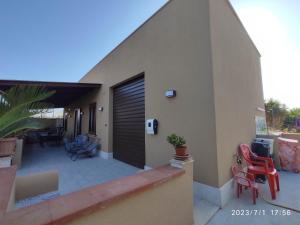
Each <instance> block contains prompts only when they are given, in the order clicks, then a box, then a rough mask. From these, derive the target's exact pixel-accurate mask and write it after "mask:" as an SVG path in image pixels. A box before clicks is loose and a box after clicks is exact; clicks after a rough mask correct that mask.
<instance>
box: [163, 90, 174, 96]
mask: <svg viewBox="0 0 300 225" xmlns="http://www.w3.org/2000/svg"><path fill="white" fill-rule="evenodd" d="M165 96H166V97H167V98H174V97H176V91H175V90H167V91H166V92H165Z"/></svg>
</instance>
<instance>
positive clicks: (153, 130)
mask: <svg viewBox="0 0 300 225" xmlns="http://www.w3.org/2000/svg"><path fill="white" fill-rule="evenodd" d="M157 128H158V121H157V119H148V120H146V132H147V134H153V135H154V134H157Z"/></svg>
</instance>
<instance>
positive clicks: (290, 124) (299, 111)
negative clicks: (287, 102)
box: [283, 108, 300, 130]
mask: <svg viewBox="0 0 300 225" xmlns="http://www.w3.org/2000/svg"><path fill="white" fill-rule="evenodd" d="M299 117H300V108H294V109H291V110H289V111H288V113H287V115H286V117H285V119H284V123H283V128H286V129H288V130H292V129H295V125H296V119H297V118H299Z"/></svg>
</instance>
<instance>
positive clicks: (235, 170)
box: [231, 165, 238, 176]
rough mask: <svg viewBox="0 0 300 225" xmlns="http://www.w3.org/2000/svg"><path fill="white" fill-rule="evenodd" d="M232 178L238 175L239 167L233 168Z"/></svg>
mask: <svg viewBox="0 0 300 225" xmlns="http://www.w3.org/2000/svg"><path fill="white" fill-rule="evenodd" d="M231 172H232V176H235V175H236V174H238V167H237V166H236V165H234V166H232V167H231Z"/></svg>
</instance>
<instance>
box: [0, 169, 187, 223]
mask: <svg viewBox="0 0 300 225" xmlns="http://www.w3.org/2000/svg"><path fill="white" fill-rule="evenodd" d="M191 166H192V165H191ZM0 171H4V170H0ZM3 175H5V174H3ZM179 177H181V179H179ZM175 178H178V179H175ZM189 179H190V178H189V176H187V174H186V171H185V170H183V169H178V168H174V167H171V166H169V165H166V166H161V167H158V168H155V169H153V170H150V171H145V172H142V173H137V174H135V175H132V176H127V177H123V178H120V179H117V180H113V181H110V182H107V183H104V184H99V185H96V186H93V187H89V188H85V189H82V190H80V191H77V192H72V193H70V194H67V195H63V196H60V197H57V198H55V199H51V200H47V201H44V202H41V203H38V204H36V205H32V206H30V207H24V208H21V209H17V210H13V211H10V212H6V213H5V215H1V214H0V221H1V222H0V223H1V225H2V224H3V225H4V224H5V225H6V224H7V225H8V224H14V225H46V224H47V225H49V224H57V225H60V224H61V225H63V224H67V223H68V222H71V221H73V220H76V219H77V221H76V222H74V224H85V225H87V224H97V223H99V218H96V219H95V221H97V222H95V221H94V222H91V220H89V219H88V218H87V216H91V217H92V218H93V216H94V215H95V212H97V213H99V212H100V211H104V209H107V208H108V207H110V209H111V210H112V208H113V205H115V207H118V206H119V205H120V204H122V203H121V202H123V205H124V206H125V207H126V208H127V209H128V211H129V212H130V213H132V215H131V216H132V218H131V219H133V221H135V220H134V219H135V218H136V217H135V216H133V215H135V213H136V210H132V206H130V207H129V208H128V204H126V201H130V202H133V203H135V202H137V200H136V199H137V198H138V196H139V198H140V201H139V202H138V204H139V207H145V209H147V210H143V211H141V212H146V214H145V216H146V215H147V216H148V215H149V209H154V210H153V213H152V215H157V212H156V211H155V207H154V206H155V205H156V206H157V205H158V204H163V201H164V200H162V199H161V198H160V196H159V195H158V193H157V192H158V191H160V190H163V193H169V194H170V195H169V199H167V201H166V202H167V203H168V202H170V201H172V200H173V201H174V198H175V196H177V197H178V195H180V193H185V194H186V195H187V196H189V197H190V200H189V199H186V197H187V196H185V195H184V194H182V195H181V197H182V198H181V199H180V198H177V204H179V202H180V201H181V202H182V201H183V200H187V201H186V204H187V205H186V206H189V205H190V204H191V206H192V195H191V192H188V191H187V190H188V187H189V185H186V184H187V180H189ZM190 180H191V179H190ZM0 181H1V180H0ZM169 182H175V184H177V185H179V184H180V185H179V186H176V187H177V189H176V190H177V193H176V191H175V194H174V192H170V190H173V189H174V184H173V183H170V184H169V185H164V186H163V185H162V184H165V183H169ZM0 183H1V182H0ZM181 184H184V185H181ZM7 190H9V189H7ZM142 193H143V194H142ZM151 193H154V195H151ZM155 193H156V194H155ZM159 193H160V192H159ZM172 193H173V194H172ZM189 193H190V194H189ZM137 194H139V195H137ZM148 195H150V196H151V197H150V198H149V199H153V196H154V197H157V198H156V201H154V202H152V206H151V207H150V208H149V204H151V201H150V202H147V204H145V199H144V198H143V196H148ZM0 196H1V195H0ZM5 196H7V194H6V195H5ZM129 199H130V200H129ZM6 202H7V200H6V201H5V202H4V203H6ZM175 202H176V201H175ZM117 203H118V204H117ZM132 205H134V204H132ZM175 208H178V207H175ZM117 209H118V208H115V210H113V211H112V212H113V213H110V215H112V217H113V218H116V216H115V215H116V213H119V212H120V210H117ZM190 210H191V214H190V213H189V211H188V213H185V211H182V210H181V209H180V210H178V211H177V213H181V212H183V213H182V215H181V216H179V217H178V218H173V220H174V221H175V220H176V219H181V220H186V219H187V218H190V219H192V208H190ZM121 211H122V210H121ZM169 211H170V212H169V214H168V215H165V214H163V217H161V218H162V219H164V221H170V216H171V212H173V211H174V209H172V210H171V209H170V210H169ZM104 214H105V212H104ZM98 215H99V214H98ZM102 215H103V213H102ZM118 216H119V215H118ZM125 216H126V215H125ZM184 216H185V217H184ZM100 217H101V215H100ZM102 218H103V217H102ZM126 218H127V219H128V218H130V217H126ZM152 218H154V220H153V221H154V222H153V224H158V223H157V222H158V221H157V219H156V220H155V218H156V217H155V216H152ZM140 220H144V217H140ZM103 221H107V220H105V219H104V220H103ZM117 221H118V219H117ZM119 222H120V221H118V223H117V224H120V223H119ZM100 223H101V222H100ZM124 223H126V224H141V223H140V222H139V223H135V222H132V223H131V221H124ZM101 224H102V223H101ZM103 224H106V223H105V222H103ZM109 224H112V223H109ZM113 224H116V222H115V223H113ZM160 224H163V223H160ZM175 224H176V223H175ZM177 224H180V223H177ZM181 224H183V221H181ZM187 224H191V223H187Z"/></svg>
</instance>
